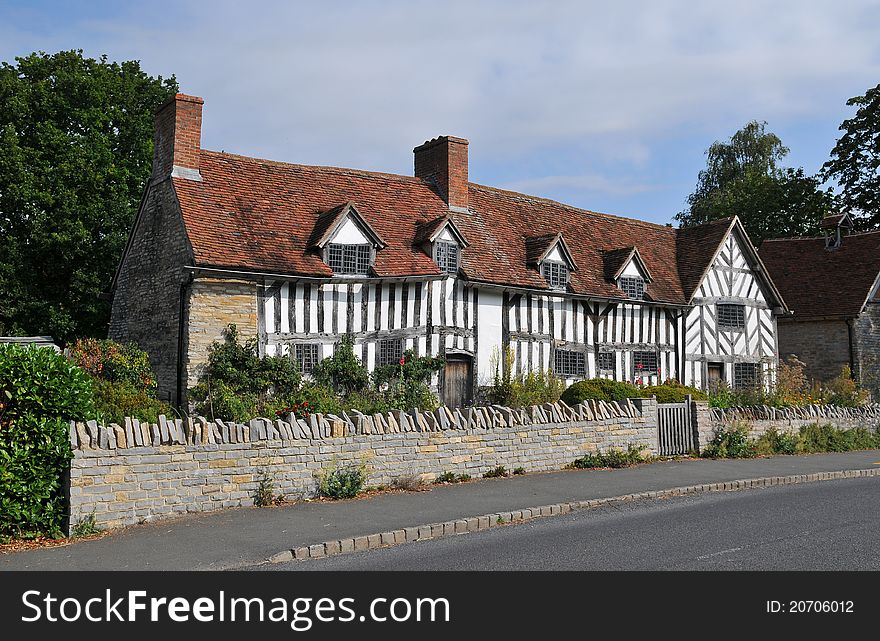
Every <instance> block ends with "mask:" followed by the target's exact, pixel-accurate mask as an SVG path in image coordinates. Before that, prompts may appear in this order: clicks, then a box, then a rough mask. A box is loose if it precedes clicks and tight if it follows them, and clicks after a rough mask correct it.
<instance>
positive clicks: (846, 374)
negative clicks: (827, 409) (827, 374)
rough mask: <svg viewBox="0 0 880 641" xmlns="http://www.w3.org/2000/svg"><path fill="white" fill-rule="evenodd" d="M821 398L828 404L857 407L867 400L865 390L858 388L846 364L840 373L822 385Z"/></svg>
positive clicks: (867, 396) (867, 395)
mask: <svg viewBox="0 0 880 641" xmlns="http://www.w3.org/2000/svg"><path fill="white" fill-rule="evenodd" d="M822 391H823V400H824V402H825V403H828V404H829V405H838V406H840V407H859V406H861V405H864V404H865V403H867V402H868V399H869V394H868V392H867V390H863V389H859V386H858V385H857V384H856V382H855V381H854V380H853V378H852V370H850V368H849V367H848V366H846V365H844V366H843V368H842V369H841V370H840V374H838V375H837V376H835V377H834V378H832V379H831V380H830V381H828V382H826V383H825V385H823V390H822Z"/></svg>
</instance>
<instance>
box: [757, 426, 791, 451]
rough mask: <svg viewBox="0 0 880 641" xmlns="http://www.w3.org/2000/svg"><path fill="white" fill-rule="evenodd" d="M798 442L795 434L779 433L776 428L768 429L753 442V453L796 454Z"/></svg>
mask: <svg viewBox="0 0 880 641" xmlns="http://www.w3.org/2000/svg"><path fill="white" fill-rule="evenodd" d="M799 440H800V439H799V438H798V435H797V434H791V433H789V432H780V431H778V430H777V429H776V428H770V429H769V430H767V431H766V432H765V433H764V434H763V435H762V436H761V438H759V439H758V440H757V441H755V452H756V453H758V454H797V452H798V446H799Z"/></svg>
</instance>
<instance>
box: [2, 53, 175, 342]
mask: <svg viewBox="0 0 880 641" xmlns="http://www.w3.org/2000/svg"><path fill="white" fill-rule="evenodd" d="M176 91H177V83H176V80H175V79H174V77H173V76H172V77H171V78H167V79H163V78H162V77H161V76H160V77H155V78H154V77H151V76H148V75H147V74H146V73H144V72H143V71H142V70H141V68H140V64H139V63H138V62H137V61H127V62H123V63H121V64H118V63H115V62H112V63H111V62H108V61H107V58H106V56H103V57H101V58H100V59H99V60H94V59H92V58H85V57H83V54H82V51H62V52H59V53H56V54H51V55H48V54H45V53H42V52H41V53H33V54H31V55H29V56H26V57H23V58H16V64H14V65H13V64H9V63H6V62H4V63H2V64H0V237H2V238H3V242H2V243H0V301H2V302H0V334H4V333H8V334H25V335H27V334H48V335H51V336H53V337H55V338H56V339H58V340H60V341H61V342H67V341H70V340H71V339H72V338H74V337H77V336H94V337H102V336H106V333H107V322H108V319H109V303H108V302H107V301H106V300H101V299H100V298H99V295H100V293H101V292H103V291H106V290H107V287H108V286H109V284H110V281H111V279H112V277H113V273H114V270H115V268H116V265H117V262H118V261H119V257H120V255H121V253H122V248H123V246H124V244H125V240H126V237H127V236H128V232H129V229H130V227H131V224H132V222H133V220H134V215H135V212H136V210H137V207H138V203H139V200H140V196H141V193H142V190H143V187H144V184H145V182H146V180H147V178H148V177H149V175H150V167H151V162H152V147H153V141H152V132H153V115H154V113H155V111H156V109H157V108H158V107H159V105H160V104H161V103H162V102H164V101H165V100H166V99H167V98H168V97H169V96H171V95H173V94H174V93H175V92H176Z"/></svg>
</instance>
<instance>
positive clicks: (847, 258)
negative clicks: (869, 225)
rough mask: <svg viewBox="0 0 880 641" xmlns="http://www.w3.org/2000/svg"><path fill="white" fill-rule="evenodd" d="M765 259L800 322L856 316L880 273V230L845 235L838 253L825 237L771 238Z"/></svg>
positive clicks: (764, 246) (763, 248)
mask: <svg viewBox="0 0 880 641" xmlns="http://www.w3.org/2000/svg"><path fill="white" fill-rule="evenodd" d="M760 255H761V260H763V261H764V264H765V265H766V266H767V271H769V272H770V277H771V278H772V279H773V282H774V283H776V286H777V288H779V291H780V292H781V293H782V297H783V298H784V299H785V302H786V303H787V304H788V306H789V308H790V309H791V310H792V312H794V319H795V320H801V319H810V318H825V317H846V318H853V317H855V316H857V315H858V314H860V313H861V311H862V307H863V306H864V304H865V301H866V299H867V298H868V295H869V294H870V293H871V288H872V287H873V285H874V283H875V281H876V280H877V276H878V274H880V232H868V233H863V234H851V235H849V236H844V237H843V242H842V243H841V245H840V247H837V248H835V249H826V248H825V239H824V238H781V239H777V240H765V241H764V243H763V244H762V245H761V250H760Z"/></svg>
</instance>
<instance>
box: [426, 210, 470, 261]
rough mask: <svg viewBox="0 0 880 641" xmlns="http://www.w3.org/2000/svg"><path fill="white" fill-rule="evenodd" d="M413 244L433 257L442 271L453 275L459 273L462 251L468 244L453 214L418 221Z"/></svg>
mask: <svg viewBox="0 0 880 641" xmlns="http://www.w3.org/2000/svg"><path fill="white" fill-rule="evenodd" d="M413 244H414V245H415V246H416V247H419V248H421V249H422V251H424V252H425V253H426V254H428V256H430V257H431V258H433V259H434V262H435V263H436V264H437V267H439V268H440V271H441V272H443V273H444V274H452V275H455V274H457V273H458V268H459V266H460V265H461V252H462V250H464V249H465V248H466V247H467V246H468V243H467V241H466V240H465V239H464V236H463V235H462V233H461V230H459V228H458V226H457V225H456V224H455V222H454V221H453V220H452V217H451V216H443V217H442V218H437V219H435V220H432V221H430V222H423V221H420V222H419V223H417V225H416V236H415V240H414V243H413Z"/></svg>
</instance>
